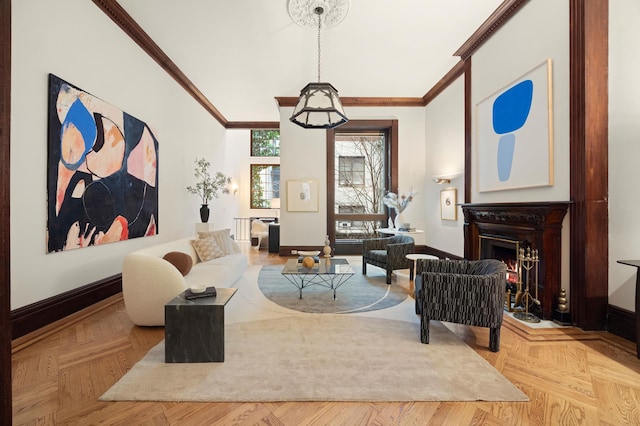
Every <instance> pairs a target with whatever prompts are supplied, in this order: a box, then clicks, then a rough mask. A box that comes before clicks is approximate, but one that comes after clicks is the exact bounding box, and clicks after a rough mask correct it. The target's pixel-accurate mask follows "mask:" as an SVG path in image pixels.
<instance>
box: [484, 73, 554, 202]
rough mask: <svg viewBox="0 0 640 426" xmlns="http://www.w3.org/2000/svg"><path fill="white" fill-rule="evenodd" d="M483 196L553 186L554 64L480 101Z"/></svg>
mask: <svg viewBox="0 0 640 426" xmlns="http://www.w3.org/2000/svg"><path fill="white" fill-rule="evenodd" d="M476 129H477V133H476V136H477V138H476V159H477V161H476V170H477V177H478V179H477V188H478V191H479V192H484V191H499V190H506V189H516V188H529V187H537V186H549V185H553V137H552V133H553V132H552V129H553V127H552V109H551V60H546V61H545V62H543V63H542V64H540V65H538V66H537V67H535V68H534V69H533V70H531V71H530V72H528V73H527V74H525V75H524V76H522V77H521V78H519V79H517V80H515V81H514V82H513V83H511V84H509V85H508V86H507V87H505V88H504V89H502V90H500V91H498V92H496V93H494V94H493V95H491V96H489V97H488V98H486V99H484V100H483V101H481V102H480V103H478V105H477V108H476Z"/></svg>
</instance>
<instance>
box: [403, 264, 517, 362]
mask: <svg viewBox="0 0 640 426" xmlns="http://www.w3.org/2000/svg"><path fill="white" fill-rule="evenodd" d="M416 262H417V263H416V281H415V300H416V313H417V314H419V315H420V341H421V342H422V343H429V321H430V320H437V321H447V322H454V323H458V324H466V325H473V326H478V327H488V328H489V329H490V331H489V349H490V350H491V351H492V352H498V351H499V350H500V327H501V326H502V313H503V310H504V297H505V291H506V290H505V289H506V272H507V266H506V265H505V264H504V263H503V262H501V261H499V260H496V259H483V260H475V261H467V260H442V259H439V260H430V259H419V260H417V261H416Z"/></svg>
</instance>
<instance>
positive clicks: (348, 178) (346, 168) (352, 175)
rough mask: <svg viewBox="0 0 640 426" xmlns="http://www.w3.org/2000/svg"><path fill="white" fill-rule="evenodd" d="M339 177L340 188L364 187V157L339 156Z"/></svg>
mask: <svg viewBox="0 0 640 426" xmlns="http://www.w3.org/2000/svg"><path fill="white" fill-rule="evenodd" d="M338 176H339V184H340V186H349V187H353V186H363V185H364V156H344V155H341V156H339V157H338Z"/></svg>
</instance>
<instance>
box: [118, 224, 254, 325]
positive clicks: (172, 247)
mask: <svg viewBox="0 0 640 426" xmlns="http://www.w3.org/2000/svg"><path fill="white" fill-rule="evenodd" d="M196 238H198V237H197V236H194V237H190V238H183V239H180V240H176V241H171V242H168V243H162V244H158V245H154V246H150V247H146V248H144V249H141V250H137V251H134V252H131V253H129V254H127V255H126V256H125V258H124V263H123V265H122V294H123V297H124V303H125V308H126V310H127V314H128V315H129V317H130V318H131V320H132V321H133V322H134V324H137V325H143V326H159V325H160V326H161V325H164V305H165V304H166V303H167V302H168V301H169V300H171V299H173V298H174V297H176V296H177V295H178V294H180V293H181V292H183V291H184V290H186V289H187V288H189V287H191V286H194V285H202V284H204V285H206V286H215V287H231V286H232V285H233V283H235V282H236V281H237V280H238V279H239V278H240V277H241V276H242V274H243V273H244V271H245V270H246V269H247V266H248V261H247V256H246V255H244V254H243V253H232V254H228V255H225V256H222V257H218V258H216V259H212V260H209V261H207V262H200V260H199V258H198V255H197V254H196V251H195V250H194V248H193V246H192V245H191V240H193V239H196ZM175 251H177V252H182V253H187V254H189V255H190V256H191V258H192V261H193V266H192V268H191V271H190V272H189V273H188V274H187V275H186V276H183V275H182V273H180V271H178V269H177V268H176V267H175V266H173V265H172V264H171V263H169V262H168V261H166V260H164V259H163V256H164V255H166V254H167V253H169V252H175Z"/></svg>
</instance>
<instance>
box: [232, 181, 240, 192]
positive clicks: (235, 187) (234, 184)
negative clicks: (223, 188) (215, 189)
mask: <svg viewBox="0 0 640 426" xmlns="http://www.w3.org/2000/svg"><path fill="white" fill-rule="evenodd" d="M231 192H233V195H236V194H237V193H238V184H237V183H235V182H232V183H231Z"/></svg>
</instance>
